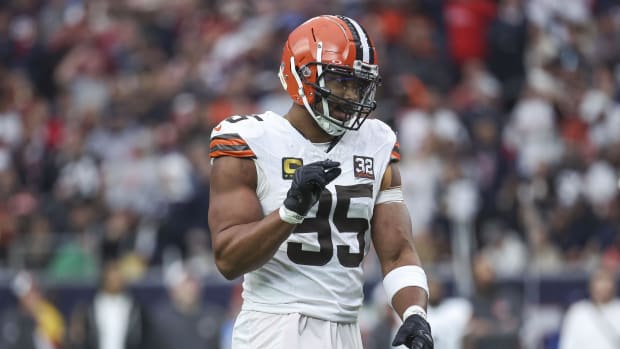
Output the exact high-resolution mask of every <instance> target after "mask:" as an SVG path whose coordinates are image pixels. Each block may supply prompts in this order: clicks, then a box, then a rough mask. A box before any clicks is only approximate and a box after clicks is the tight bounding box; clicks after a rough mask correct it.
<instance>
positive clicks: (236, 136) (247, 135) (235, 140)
mask: <svg viewBox="0 0 620 349" xmlns="http://www.w3.org/2000/svg"><path fill="white" fill-rule="evenodd" d="M257 120H262V119H260V118H259V117H257V116H255V117H247V116H233V117H230V118H228V119H226V120H223V121H222V122H220V123H219V124H218V125H217V126H215V127H214V128H213V131H212V132H211V142H210V144H209V157H210V158H211V160H213V159H217V158H219V157H222V156H232V157H236V158H246V159H256V158H257V156H256V153H255V151H254V150H253V149H252V147H251V144H252V143H251V139H254V138H256V137H257V136H259V133H258V131H257V130H260V129H261V128H260V126H259V125H258V124H257V122H258V121H257Z"/></svg>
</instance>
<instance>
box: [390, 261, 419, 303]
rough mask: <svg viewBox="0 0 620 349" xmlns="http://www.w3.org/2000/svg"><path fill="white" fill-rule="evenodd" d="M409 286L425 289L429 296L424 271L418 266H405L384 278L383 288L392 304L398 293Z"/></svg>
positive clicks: (395, 269) (392, 271)
mask: <svg viewBox="0 0 620 349" xmlns="http://www.w3.org/2000/svg"><path fill="white" fill-rule="evenodd" d="M409 286H416V287H420V288H422V289H424V291H426V295H427V296H428V294H429V293H428V282H427V281H426V273H425V272H424V269H422V268H420V267H419V266H417V265H405V266H402V267H398V268H394V269H392V270H391V271H390V272H389V273H387V275H386V276H385V277H384V278H383V288H384V289H385V294H387V297H388V301H389V302H390V304H392V298H394V295H395V294H396V292H398V291H400V290H401V289H403V288H405V287H409Z"/></svg>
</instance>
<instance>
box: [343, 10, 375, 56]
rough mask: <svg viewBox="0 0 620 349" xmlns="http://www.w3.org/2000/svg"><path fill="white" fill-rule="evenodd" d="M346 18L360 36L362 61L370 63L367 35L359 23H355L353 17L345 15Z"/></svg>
mask: <svg viewBox="0 0 620 349" xmlns="http://www.w3.org/2000/svg"><path fill="white" fill-rule="evenodd" d="M347 20H349V21H350V22H351V24H353V27H354V28H355V31H356V32H357V35H358V37H359V38H360V43H361V44H362V61H364V62H365V63H370V41H369V40H368V36H366V33H365V32H364V30H363V29H362V26H361V25H359V23H357V22H356V21H355V20H354V19H352V18H348V17H347Z"/></svg>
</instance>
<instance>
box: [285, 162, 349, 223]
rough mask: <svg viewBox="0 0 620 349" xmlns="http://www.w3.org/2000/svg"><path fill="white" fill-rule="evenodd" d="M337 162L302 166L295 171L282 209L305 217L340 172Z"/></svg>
mask: <svg viewBox="0 0 620 349" xmlns="http://www.w3.org/2000/svg"><path fill="white" fill-rule="evenodd" d="M338 166H340V163H339V162H335V161H331V160H324V161H317V162H313V163H311V164H308V165H305V166H302V167H300V168H298V169H297V170H295V176H294V177H293V183H291V189H289V190H288V193H287V194H286V199H284V207H286V208H287V209H289V210H291V211H294V212H295V213H297V214H300V215H302V216H305V215H306V214H307V213H308V211H310V208H311V207H312V206H314V204H316V202H317V201H319V197H320V196H321V192H322V191H323V189H325V186H326V185H327V184H329V182H331V181H333V180H334V179H335V178H336V177H338V176H339V175H340V172H341V171H342V170H341V169H340V168H339V167H338Z"/></svg>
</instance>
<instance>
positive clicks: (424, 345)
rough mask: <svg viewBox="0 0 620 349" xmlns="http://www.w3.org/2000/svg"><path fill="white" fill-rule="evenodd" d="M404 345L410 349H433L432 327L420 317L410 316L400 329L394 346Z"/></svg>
mask: <svg viewBox="0 0 620 349" xmlns="http://www.w3.org/2000/svg"><path fill="white" fill-rule="evenodd" d="M402 344H404V345H405V346H407V348H410V349H433V347H434V345H435V344H434V342H433V336H432V335H431V326H430V325H429V324H428V322H427V321H426V320H425V319H424V318H423V317H422V316H420V315H417V314H414V315H410V316H409V317H407V319H405V321H404V322H403V324H402V325H401V326H400V328H399V329H398V332H397V333H396V336H395V337H394V341H393V342H392V346H394V347H395V346H399V345H402Z"/></svg>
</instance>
